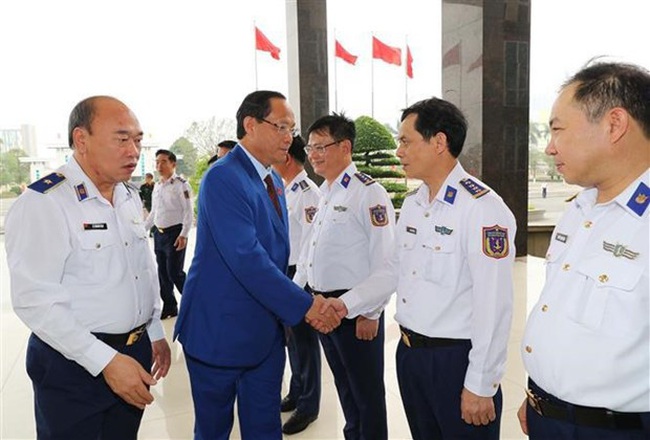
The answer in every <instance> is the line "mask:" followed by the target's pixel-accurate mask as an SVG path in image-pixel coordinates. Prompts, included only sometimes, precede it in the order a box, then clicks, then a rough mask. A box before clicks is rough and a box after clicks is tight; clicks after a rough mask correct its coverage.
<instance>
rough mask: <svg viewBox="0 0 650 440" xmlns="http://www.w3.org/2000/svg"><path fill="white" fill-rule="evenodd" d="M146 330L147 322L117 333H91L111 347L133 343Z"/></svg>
mask: <svg viewBox="0 0 650 440" xmlns="http://www.w3.org/2000/svg"><path fill="white" fill-rule="evenodd" d="M146 330H147V324H142V325H141V326H138V327H136V328H134V329H133V330H131V331H129V332H126V333H122V334H119V335H116V334H112V333H93V335H95V336H96V337H97V339H99V340H100V341H102V342H104V343H106V344H108V345H110V346H111V347H113V348H118V347H123V346H125V345H127V346H128V345H133V344H135V343H136V342H138V341H139V340H141V339H142V336H143V335H144V332H145V331H146Z"/></svg>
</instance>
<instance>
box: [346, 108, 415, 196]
mask: <svg viewBox="0 0 650 440" xmlns="http://www.w3.org/2000/svg"><path fill="white" fill-rule="evenodd" d="M354 124H355V127H356V130H357V136H356V139H355V141H354V152H353V154H352V160H353V161H354V162H355V163H356V164H357V168H358V169H359V171H361V172H363V173H366V174H369V175H370V176H372V177H373V178H375V179H376V180H377V181H378V182H379V183H380V184H381V185H382V186H383V187H384V188H386V191H388V192H389V193H390V194H391V197H392V200H393V205H394V206H395V208H399V207H401V206H402V202H403V200H404V193H405V192H406V191H407V187H406V185H405V184H404V183H403V182H402V179H403V178H404V173H403V172H402V170H401V169H400V168H399V164H400V162H399V159H397V157H395V149H396V148H397V145H396V144H395V138H394V134H393V133H391V130H390V127H387V126H385V125H382V124H381V123H379V122H378V121H377V120H375V119H373V118H371V117H370V116H359V117H358V118H357V119H356V120H355V121H354Z"/></svg>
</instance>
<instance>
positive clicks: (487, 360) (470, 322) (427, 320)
mask: <svg viewBox="0 0 650 440" xmlns="http://www.w3.org/2000/svg"><path fill="white" fill-rule="evenodd" d="M465 179H470V180H469V181H465V182H466V185H467V187H465V186H464V185H463V184H462V183H461V181H464V180H465ZM515 233H516V222H515V218H514V216H513V215H512V212H511V211H510V209H508V207H507V206H506V204H505V203H504V202H503V200H502V199H501V197H499V196H498V195H497V194H496V193H495V192H494V191H491V190H489V187H487V185H485V184H484V183H482V182H480V181H478V180H476V179H475V178H474V177H472V176H470V175H469V174H468V173H467V172H465V170H464V169H463V168H462V166H461V165H460V163H458V164H457V165H456V167H455V168H454V169H453V170H452V171H451V173H450V174H449V175H448V176H447V179H446V180H445V182H444V183H443V185H442V186H441V188H440V190H439V191H438V193H437V194H436V197H435V199H434V200H433V202H429V187H428V186H426V185H421V186H420V188H419V189H418V190H417V192H415V193H413V194H411V195H409V196H407V197H406V199H405V200H404V205H403V206H402V210H401V213H400V218H399V222H398V225H397V240H396V249H395V251H394V252H393V254H392V256H391V258H390V260H388V261H387V264H386V265H385V266H384V267H383V268H382V269H381V270H380V271H378V272H376V273H374V274H373V275H372V276H371V277H370V278H369V279H368V280H366V281H364V282H363V283H361V284H360V285H358V286H356V287H355V288H354V289H352V290H351V291H350V292H348V293H347V294H345V295H343V296H342V297H341V299H342V300H343V301H344V302H345V304H346V306H347V308H348V311H349V314H348V317H352V316H356V315H358V314H360V313H364V312H365V311H367V310H369V309H372V307H374V306H375V305H377V304H378V303H380V302H382V301H385V300H386V298H387V297H388V296H390V294H391V292H393V291H395V290H397V305H396V310H397V313H396V315H395V320H396V321H397V322H398V323H399V324H400V325H402V326H404V327H407V328H409V329H411V330H413V331H415V332H417V333H420V334H422V335H425V336H429V337H436V338H452V339H471V342H472V348H471V350H470V352H469V367H468V369H467V373H466V376H465V384H464V386H465V388H467V389H468V390H470V391H471V392H472V393H474V394H477V395H479V396H486V397H488V396H493V395H494V394H495V393H496V391H497V388H498V385H499V382H500V381H501V378H502V377H503V374H504V372H505V363H506V351H507V341H508V334H509V331H510V323H511V318H512V301H513V298H512V297H513V284H512V271H513V262H514V257H515V247H514V239H515ZM490 236H491V237H494V238H493V239H492V241H491V242H490V238H489V237H490ZM490 243H491V244H490ZM504 246H507V248H505V247H504Z"/></svg>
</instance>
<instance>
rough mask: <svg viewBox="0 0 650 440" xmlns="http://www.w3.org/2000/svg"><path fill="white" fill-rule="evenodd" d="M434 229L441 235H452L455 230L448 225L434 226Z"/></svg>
mask: <svg viewBox="0 0 650 440" xmlns="http://www.w3.org/2000/svg"><path fill="white" fill-rule="evenodd" d="M434 230H435V231H436V232H437V233H438V234H440V235H451V233H452V232H454V230H453V229H449V228H448V227H447V226H438V225H435V226H434Z"/></svg>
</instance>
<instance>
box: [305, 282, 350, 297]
mask: <svg viewBox="0 0 650 440" xmlns="http://www.w3.org/2000/svg"><path fill="white" fill-rule="evenodd" d="M305 290H306V291H307V292H309V293H312V294H314V295H322V296H323V297H325V298H338V297H339V296H341V295H343V294H344V293H347V292H348V291H349V290H350V289H339V290H330V291H329V292H321V291H318V290H314V289H313V288H312V287H311V286H310V285H309V284H307V285H306V286H305Z"/></svg>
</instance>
